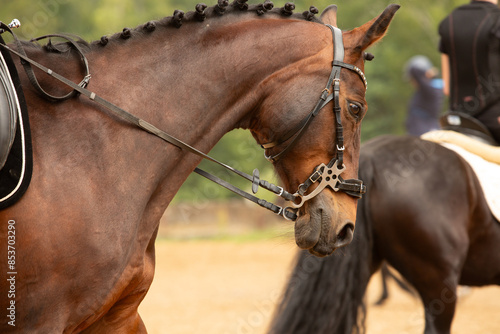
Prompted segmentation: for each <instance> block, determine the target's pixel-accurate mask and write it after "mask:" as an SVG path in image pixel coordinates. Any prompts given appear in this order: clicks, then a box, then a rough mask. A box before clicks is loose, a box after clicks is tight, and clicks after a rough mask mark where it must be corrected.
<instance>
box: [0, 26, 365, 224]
mask: <svg viewBox="0 0 500 334" xmlns="http://www.w3.org/2000/svg"><path fill="white" fill-rule="evenodd" d="M327 26H328V27H329V28H330V29H331V30H332V34H333V45H334V59H333V62H332V71H331V73H330V77H329V78H328V82H327V85H326V87H325V89H324V90H323V91H322V93H321V96H320V99H319V101H318V103H317V104H316V106H315V107H314V109H313V111H312V112H311V113H310V114H309V115H308V116H306V117H305V118H304V119H303V120H302V121H301V122H300V123H299V125H298V126H297V127H295V128H294V129H292V130H290V132H289V133H287V135H285V136H284V138H283V139H281V140H280V141H278V142H272V143H268V144H264V145H262V147H263V148H265V149H269V148H272V147H275V146H277V145H280V144H283V143H285V142H286V141H288V140H290V139H292V137H293V139H292V140H291V141H290V142H289V143H288V145H287V146H286V147H285V148H284V149H283V150H282V151H281V152H280V153H278V154H275V155H273V156H266V157H267V158H268V159H269V160H271V161H276V160H277V159H278V158H280V157H282V156H283V155H284V154H285V153H286V152H287V151H289V150H290V148H291V147H292V146H293V145H294V143H295V142H297V141H298V139H299V138H300V137H301V136H302V134H303V133H304V132H305V130H306V129H307V128H308V126H309V125H310V123H311V122H312V120H313V118H314V117H315V116H316V115H317V114H318V113H319V111H320V110H321V109H322V108H323V107H325V106H326V105H327V104H328V103H329V102H330V101H332V100H333V101H334V109H333V110H334V113H335V118H336V134H337V139H336V140H337V143H336V154H335V156H334V157H333V158H332V160H331V161H330V162H329V163H328V164H326V165H325V164H321V165H319V166H318V167H316V169H315V170H314V172H313V173H312V174H311V175H310V176H309V177H308V179H307V180H306V181H305V182H304V183H302V184H301V185H300V186H299V188H298V190H297V192H296V193H294V194H292V193H289V192H287V191H286V190H284V189H283V188H282V187H279V186H276V185H274V184H272V183H269V182H267V181H265V180H260V177H259V171H258V170H257V169H255V170H254V172H253V175H248V174H246V173H244V172H241V171H239V170H237V169H235V168H232V167H231V166H228V165H226V164H224V163H222V162H219V161H217V160H216V159H214V158H212V157H210V156H208V155H207V154H205V153H203V152H201V151H199V150H198V149H196V148H194V147H192V146H190V145H188V144H186V143H184V142H183V141H181V140H179V139H177V138H175V137H173V136H171V135H169V134H168V133H166V132H165V131H163V130H160V129H158V128H157V127H155V126H154V125H152V124H150V123H148V122H146V121H144V120H143V119H141V118H139V117H137V116H135V115H133V114H131V113H129V112H127V111H125V110H123V109H121V108H120V107H118V106H116V105H114V104H112V103H111V102H109V101H107V100H105V99H103V98H101V97H100V96H98V95H97V94H96V93H94V92H92V91H90V90H88V89H87V88H86V86H87V85H88V83H89V81H90V77H91V76H90V73H89V71H88V62H87V59H86V57H85V55H84V53H83V52H82V50H81V49H80V48H79V47H78V45H77V43H76V42H75V41H74V40H73V39H72V38H71V37H68V36H66V35H57V36H56V37H61V38H64V39H66V40H68V41H69V43H70V45H72V46H73V47H74V48H75V49H76V50H77V51H78V52H79V54H80V56H81V58H82V61H83V63H84V66H85V68H86V71H87V72H86V75H85V78H84V79H83V80H82V82H80V84H75V83H74V82H72V81H71V80H69V79H67V78H65V77H63V76H61V75H59V74H58V73H56V72H54V71H52V70H51V69H49V68H47V67H45V66H43V65H41V64H39V63H37V62H36V61H34V60H32V59H30V58H28V57H27V55H26V53H25V52H24V50H23V48H22V45H21V44H20V42H19V40H18V38H17V37H16V35H15V34H14V33H13V32H12V30H11V29H10V27H9V26H8V25H6V24H4V23H3V22H0V33H3V32H4V31H8V32H9V33H10V34H12V36H13V37H14V39H15V41H16V43H17V47H18V50H19V52H18V51H15V50H13V49H12V48H10V47H9V46H7V45H5V44H2V43H0V47H2V48H4V49H6V50H8V51H10V52H11V53H13V54H15V55H17V56H18V57H19V58H21V62H22V63H23V67H24V68H25V70H26V72H27V73H28V77H29V78H30V81H31V82H32V84H33V81H34V80H33V78H32V74H31V73H32V72H33V70H32V69H31V65H33V66H35V67H37V68H38V69H40V70H41V71H43V72H45V73H46V74H48V75H50V76H52V77H54V78H55V79H57V80H59V81H61V82H62V83H64V84H66V85H67V86H69V87H71V88H72V89H73V91H72V92H71V93H70V94H67V95H65V96H62V97H55V96H52V95H48V94H47V93H45V91H43V89H39V88H38V87H36V85H35V84H34V85H35V87H36V89H37V91H38V92H39V93H40V94H41V95H42V96H43V97H45V98H46V99H48V100H49V101H60V100H65V99H68V98H70V97H73V96H75V95H77V94H81V95H83V96H86V97H88V98H89V99H90V100H92V101H94V102H96V103H98V104H100V105H101V106H103V107H105V108H106V109H108V110H110V111H112V112H113V113H115V114H116V115H117V116H119V117H120V118H122V119H124V120H126V121H127V122H129V123H131V124H134V125H135V126H137V127H139V128H140V129H142V130H144V131H147V132H149V133H151V134H153V135H155V136H157V137H159V138H161V139H162V140H164V141H166V142H168V143H170V144H172V145H174V146H176V147H178V148H180V149H183V150H185V151H187V152H191V153H193V154H196V155H198V156H200V157H202V158H204V159H207V160H210V161H212V162H214V163H216V164H218V165H220V166H222V167H224V168H226V169H228V170H230V171H231V172H233V173H235V174H237V175H239V176H241V177H243V178H244V179H246V180H248V181H250V182H252V192H253V193H254V194H255V193H256V192H257V190H258V189H259V187H262V188H264V189H266V190H268V191H271V192H273V193H274V194H276V195H277V196H279V197H282V198H283V199H285V200H286V201H289V202H290V203H291V204H290V206H288V207H280V206H277V205H275V204H273V203H270V202H267V201H265V200H263V199H260V198H258V197H256V196H254V195H252V194H249V193H247V192H245V191H243V190H241V189H239V188H237V187H235V186H233V185H232V184H230V183H228V182H226V181H224V180H222V179H220V178H218V177H217V176H215V175H212V174H210V173H207V172H205V171H203V170H201V169H199V168H195V169H194V172H195V173H197V174H199V175H201V176H203V177H206V178H207V179H209V180H211V181H213V182H215V183H217V184H219V185H221V186H223V187H225V188H227V189H229V190H231V191H233V192H234V193H236V194H238V195H240V196H242V197H244V198H246V199H248V200H251V201H252V202H254V203H256V204H258V205H260V206H262V207H264V208H266V209H268V210H271V211H273V212H274V213H276V214H278V215H280V216H283V217H284V218H285V219H288V220H296V219H297V214H296V210H297V209H298V208H300V207H302V205H303V204H304V203H305V202H306V201H308V200H310V199H312V198H313V197H315V196H316V195H318V194H319V193H320V192H321V191H322V190H323V189H324V188H326V187H330V188H331V189H332V190H333V191H335V192H337V191H343V192H345V193H347V194H348V195H350V196H353V197H356V198H361V196H362V194H364V193H365V192H366V187H365V186H364V185H363V182H362V181H361V180H356V179H351V180H344V179H342V177H341V176H340V174H341V173H342V172H343V171H344V170H345V165H344V163H343V152H344V136H343V128H342V122H341V115H340V113H341V107H340V71H341V68H346V69H349V70H351V71H354V72H355V73H357V74H358V75H359V77H360V78H361V80H362V81H363V84H364V85H365V88H366V86H367V82H366V78H365V75H364V74H363V72H362V71H361V70H360V69H359V68H358V67H356V66H353V65H350V64H346V63H344V62H343V60H344V45H343V40H342V31H341V30H340V29H338V28H336V27H332V26H330V25H327ZM51 36H54V35H51ZM46 37H50V36H43V37H41V38H38V39H37V40H39V39H42V38H46ZM336 41H337V43H336ZM35 80H36V79H35ZM38 86H39V85H38ZM330 87H333V93H332V92H331V90H330ZM40 88H41V87H40ZM316 182H319V184H318V185H317V187H316V188H315V189H314V190H312V191H311V192H310V193H307V191H308V189H309V188H310V187H311V186H312V185H313V184H315V183H316Z"/></svg>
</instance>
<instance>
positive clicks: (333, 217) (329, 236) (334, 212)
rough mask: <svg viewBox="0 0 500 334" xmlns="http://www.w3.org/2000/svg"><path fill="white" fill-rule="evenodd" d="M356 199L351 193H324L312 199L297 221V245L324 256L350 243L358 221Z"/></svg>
mask: <svg viewBox="0 0 500 334" xmlns="http://www.w3.org/2000/svg"><path fill="white" fill-rule="evenodd" d="M337 198H338V200H337ZM332 202H333V203H332ZM353 202H354V203H355V201H354V200H353V199H351V198H349V197H348V196H345V195H342V194H340V195H337V194H331V192H322V193H320V194H318V195H317V196H316V197H315V198H314V199H313V200H311V201H308V202H307V204H306V205H305V208H304V214H300V215H299V217H298V218H297V220H296V221H295V241H296V243H297V245H298V246H299V247H300V248H302V249H307V250H309V252H310V253H311V254H313V255H316V256H320V257H323V256H327V255H330V254H332V253H333V252H334V251H335V250H336V249H337V248H340V247H343V246H346V245H348V244H349V243H350V242H351V241H352V239H353V233H354V226H355V224H354V221H355V220H356V205H355V204H354V205H352V203H353Z"/></svg>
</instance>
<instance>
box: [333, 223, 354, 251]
mask: <svg viewBox="0 0 500 334" xmlns="http://www.w3.org/2000/svg"><path fill="white" fill-rule="evenodd" d="M353 232H354V224H352V223H347V224H345V226H344V227H343V228H342V229H341V230H340V232H339V234H337V243H340V244H342V246H345V245H347V244H349V243H350V242H351V241H352V238H353Z"/></svg>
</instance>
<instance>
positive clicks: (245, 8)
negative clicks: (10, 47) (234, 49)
mask: <svg viewBox="0 0 500 334" xmlns="http://www.w3.org/2000/svg"><path fill="white" fill-rule="evenodd" d="M246 2H247V0H235V1H233V2H232V3H229V2H228V1H227V0H218V2H217V4H215V5H213V6H211V7H208V6H206V5H205V4H197V5H196V6H195V10H194V11H189V12H187V13H184V12H183V11H181V10H175V11H174V13H173V15H172V16H167V17H164V18H162V19H160V20H156V21H148V22H146V23H144V24H141V25H139V26H137V27H135V28H124V29H123V30H122V31H121V32H118V33H115V34H112V35H109V36H107V35H105V36H102V37H101V38H100V39H99V40H95V41H93V42H90V43H89V42H86V41H84V40H83V39H81V38H80V37H78V36H75V37H76V39H77V42H78V44H79V45H80V46H81V47H82V49H83V50H84V52H88V51H90V50H93V49H95V48H99V47H103V46H106V45H108V44H109V43H118V42H120V41H122V42H123V41H124V40H128V39H131V38H140V37H142V36H145V35H148V34H150V33H152V32H154V31H155V30H156V29H157V28H158V27H163V28H181V26H182V25H183V24H184V23H186V24H188V23H189V24H191V23H196V22H198V23H199V22H203V21H205V20H210V19H212V18H217V17H221V16H231V17H235V19H236V20H237V19H238V18H239V17H243V16H244V14H245V13H253V14H255V15H256V16H264V15H273V16H275V17H280V18H282V19H295V20H307V21H312V22H316V23H321V20H319V18H317V17H316V16H315V15H316V14H317V13H318V10H317V9H316V8H315V7H310V8H309V10H307V11H304V12H297V13H295V12H294V10H295V4H293V3H292V2H287V3H285V5H284V6H283V7H274V4H273V2H272V1H270V0H266V1H264V2H262V3H260V4H253V5H249V4H247V3H246ZM200 26H201V25H200ZM24 45H25V46H26V47H41V48H43V49H44V50H45V51H47V52H53V53H61V52H65V51H69V50H70V49H71V48H69V47H65V45H67V43H66V42H61V43H56V44H53V43H52V42H49V43H47V44H46V45H43V46H41V45H39V44H38V43H33V42H24Z"/></svg>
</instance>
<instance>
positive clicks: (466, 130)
mask: <svg viewBox="0 0 500 334" xmlns="http://www.w3.org/2000/svg"><path fill="white" fill-rule="evenodd" d="M439 123H440V125H441V128H442V129H443V130H450V131H455V132H458V133H462V134H464V135H467V136H469V137H472V138H476V139H478V140H480V141H482V142H484V143H486V144H489V145H493V146H498V143H497V142H496V141H495V139H493V136H492V135H491V133H490V131H489V130H488V128H486V127H485V126H484V124H483V123H481V122H480V121H478V120H477V119H476V118H474V117H472V116H470V115H468V114H466V113H463V112H458V111H450V112H448V113H447V114H445V115H443V116H441V118H440V119H439Z"/></svg>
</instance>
